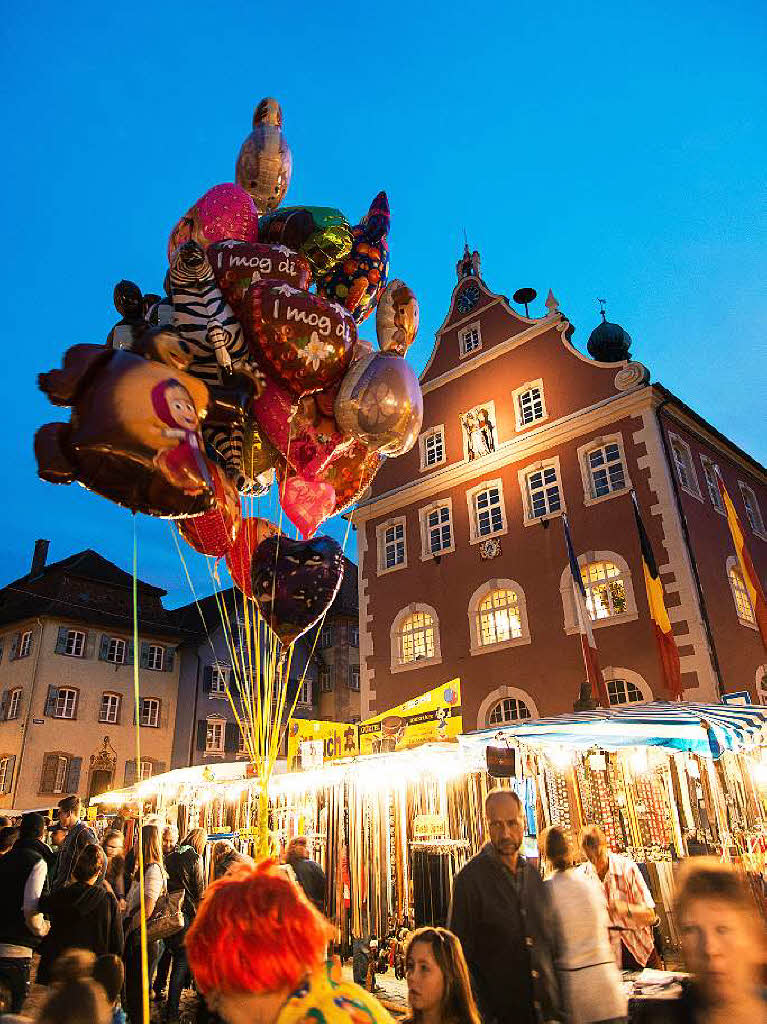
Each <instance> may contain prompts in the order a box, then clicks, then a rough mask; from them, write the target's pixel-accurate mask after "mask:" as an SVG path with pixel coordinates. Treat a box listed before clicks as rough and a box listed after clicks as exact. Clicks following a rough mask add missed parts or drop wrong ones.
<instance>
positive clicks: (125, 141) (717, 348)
mask: <svg viewBox="0 0 767 1024" xmlns="http://www.w3.org/2000/svg"><path fill="white" fill-rule="evenodd" d="M29 12H30V9H29V8H28V7H26V6H25V5H23V4H13V5H6V8H5V11H4V16H3V22H2V25H0V38H1V39H2V54H3V59H2V61H0V86H1V88H2V99H3V103H2V111H1V112H0V137H1V138H2V140H3V158H2V161H0V217H1V218H2V225H3V229H4V230H3V245H2V250H1V251H0V262H1V263H2V275H3V280H5V282H6V285H5V287H6V294H7V296H8V300H7V301H6V303H5V315H4V335H5V343H4V345H3V346H2V352H1V354H0V361H1V362H0V375H1V376H0V379H1V380H2V381H3V384H4V394H5V409H6V430H5V432H4V433H3V434H2V436H1V437H0V457H2V460H3V463H4V465H5V468H6V487H5V489H4V500H3V502H2V506H1V507H0V580H2V581H5V580H9V579H13V578H16V577H17V576H19V575H21V574H23V573H24V572H25V571H26V570H27V566H28V561H29V558H30V557H31V551H32V547H33V544H34V540H35V538H36V537H48V538H50V539H51V541H52V547H51V557H52V558H62V557H65V556H66V555H68V554H70V553H72V552H73V551H76V550H79V549H81V548H84V547H93V548H96V549H97V550H99V551H100V552H102V553H103V554H104V555H106V556H107V557H109V558H111V559H113V560H114V561H115V562H117V563H118V564H119V565H121V566H123V567H125V568H129V567H130V558H131V544H132V524H131V516H130V515H129V514H128V513H127V512H125V511H124V510H121V509H118V508H117V507H115V506H111V505H110V504H109V503H108V502H106V501H105V500H103V499H101V498H98V497H96V496H95V495H92V494H90V493H89V492H86V491H85V490H83V489H82V488H80V487H77V486H71V487H54V486H53V485H50V484H44V483H43V482H41V481H39V480H38V479H37V476H36V471H35V463H34V458H33V455H32V438H33V435H34V432H35V430H36V428H37V427H38V426H39V425H40V424H42V423H45V422H49V421H51V420H55V419H58V418H61V416H60V411H59V410H56V409H54V408H53V407H52V406H50V405H49V404H48V402H47V400H46V399H45V398H44V397H43V396H42V395H41V394H40V393H39V392H38V391H37V388H36V376H37V373H38V372H39V371H41V370H47V369H50V368H51V367H53V366H55V365H58V363H59V360H60V358H61V355H62V353H63V352H64V351H65V349H66V348H67V347H69V346H70V345H73V344H76V343H78V342H96V343H100V342H102V341H103V340H104V339H105V338H106V335H107V333H108V331H109V330H110V328H111V326H112V325H113V323H114V321H115V319H116V316H115V314H114V310H113V307H112V289H113V286H114V283H115V282H116V281H118V280H119V279H121V278H123V277H127V278H131V279H133V280H135V281H137V282H138V283H139V284H140V285H141V286H142V287H143V288H144V289H145V290H146V291H160V290H161V285H162V279H163V275H164V272H165V262H164V261H165V245H166V239H167V235H168V231H169V229H170V228H171V227H172V225H173V224H174V222H175V221H176V220H177V218H178V217H179V216H180V215H181V214H182V213H183V212H184V211H185V210H186V209H187V208H188V207H189V206H190V205H191V203H192V202H193V201H194V200H195V199H196V198H198V197H199V196H200V195H201V194H202V193H203V192H204V191H205V190H206V189H208V188H209V187H210V186H212V185H214V184H216V183H218V182H221V181H231V180H233V175H234V161H235V158H236V155H237V152H238V150H239V147H240V144H241V142H242V140H243V139H244V137H245V136H246V134H247V133H248V131H249V130H250V121H251V115H252V111H253V108H254V106H255V104H256V103H257V102H258V101H259V100H260V99H261V98H262V97H263V96H265V95H273V96H276V97H277V98H278V99H279V100H280V101H281V103H282V106H283V115H284V126H285V131H286V134H287V136H288V140H289V142H290V145H291V148H292V150H293V160H294V173H293V181H292V184H291V187H290V191H289V192H288V196H287V199H286V204H315V205H328V206H337V207H339V208H341V209H342V210H343V211H344V212H345V213H346V214H347V216H348V217H349V219H350V220H351V222H352V223H354V222H356V221H357V220H358V219H359V217H360V215H361V214H362V213H363V212H364V211H365V210H366V209H367V206H368V203H369V202H370V200H371V199H372V197H373V196H374V195H375V194H376V193H377V192H378V190H379V189H381V188H385V189H386V190H387V192H388V194H389V200H390V203H391V209H392V231H391V235H390V245H391V250H392V274H393V275H396V276H398V277H403V278H405V279H406V280H407V281H408V283H409V284H410V285H411V286H412V287H413V288H414V289H415V291H416V293H417V294H418V296H419V299H420V304H421V332H420V335H419V338H418V341H417V343H416V345H415V346H414V348H413V349H412V350H411V354H410V358H411V359H412V360H413V362H414V364H415V365H416V367H417V369H419V370H420V369H421V368H422V366H423V365H424V364H425V362H426V360H427V358H428V355H429V353H430V351H431V346H432V342H433V335H434V331H435V329H436V328H437V327H438V326H439V324H440V323H441V321H442V319H443V317H444V315H445V312H446V309H447V303H448V300H449V297H450V292H451V290H452V286H453V283H454V266H455V262H456V259H457V258H458V255H459V253H460V250H461V248H462V244H463V231H464V228H465V229H466V231H467V233H468V238H469V242H470V243H471V245H472V247H477V248H478V249H479V250H480V251H481V254H482V268H483V276H484V278H485V280H486V281H487V283H488V285H489V286H490V287H491V288H493V289H495V290H497V291H499V292H503V293H505V294H511V293H512V292H513V291H514V290H515V289H516V288H518V287H520V286H522V285H531V286H533V287H534V288H536V289H537V291H538V295H539V299H538V300H537V303H536V304H535V305H534V306H533V307H532V309H531V312H532V313H534V314H538V315H540V314H542V313H543V312H545V310H544V309H543V299H544V298H545V296H546V293H547V291H548V289H549V288H550V287H551V288H553V290H554V293H555V295H556V296H557V298H558V299H559V300H560V302H561V305H562V308H563V309H564V310H565V311H566V312H567V314H568V315H569V317H570V318H571V319H572V321H573V322H574V324H575V325H576V334H575V337H574V342H575V344H576V345H578V346H580V347H581V348H584V347H585V343H586V340H587V339H588V335H589V332H590V330H591V329H592V328H593V327H594V326H595V325H596V323H597V322H598V313H597V308H598V307H597V302H596V297H597V296H605V297H606V298H607V299H608V314H609V318H610V319H613V320H617V321H618V322H620V323H621V324H623V326H624V327H625V328H626V329H627V330H628V331H629V333H630V334H631V335H632V337H633V339H634V348H633V353H634V356H635V358H638V359H640V360H642V361H643V362H644V363H646V364H647V365H648V366H649V367H650V368H651V371H652V374H653V378H654V379H659V380H661V381H662V382H663V383H664V384H665V385H666V386H667V387H669V388H670V389H672V390H673V391H675V392H676V393H677V394H679V395H680V396H681V397H682V398H683V399H684V400H685V401H686V402H688V403H689V404H690V405H692V406H693V407H694V408H696V409H697V410H698V411H699V412H700V413H701V414H702V415H704V416H705V417H706V418H708V419H709V420H710V421H711V422H713V423H714V424H715V425H716V426H717V427H718V428H719V429H720V430H722V431H723V432H724V433H726V434H728V435H729V436H730V437H731V438H732V439H733V440H734V441H736V442H737V443H738V444H740V445H741V446H743V447H744V448H745V449H746V450H747V451H749V452H751V453H752V454H753V455H754V456H755V457H757V458H758V459H760V461H762V462H766V461H767V436H766V435H765V430H764V419H765V415H764V414H765V398H764V396H765V394H767V371H765V365H766V364H767V360H766V359H765V342H764V338H765V329H766V328H767V323H766V321H767V315H766V314H767V292H766V291H765V287H764V282H765V278H766V277H767V266H766V263H767V261H766V260H765V253H766V252H767V230H766V225H767V218H765V212H766V211H765V194H766V193H765V181H764V168H765V165H766V164H767V160H766V159H765V158H766V156H767V153H766V152H765V151H766V149H767V146H766V145H765V135H764V110H765V107H766V105H767V103H766V101H767V88H765V61H764V53H765V42H767V39H766V36H767V32H766V31H765V29H766V22H767V16H766V15H765V8H764V5H763V4H760V3H758V2H757V0H752V2H737V0H736V2H734V3H728V4H724V3H723V2H722V3H718V4H712V3H706V2H697V3H695V4H693V3H689V2H677V3H675V4H672V5H670V6H669V5H668V4H665V3H664V4H660V3H656V4H653V3H642V2H639V3H637V4H633V5H627V4H613V5H609V6H608V5H597V4H590V3H588V2H578V3H571V4H567V3H562V4H553V5H551V4H549V5H534V6H533V5H530V6H525V7H523V6H522V5H519V4H509V3H492V2H491V3H486V4H483V5H477V4H469V3H454V2H449V0H447V2H442V3H439V4H436V3H421V4H404V3H399V2H395V3H392V4H388V5H385V6H381V7H378V6H373V5H365V4H359V3H357V4H353V5H352V4H334V5H331V4H325V5H319V4H308V3H303V2H300V0H297V2H294V3H293V4H285V5H281V4H270V5H269V6H266V5H263V4H261V3H239V4H236V3H226V2H224V3H221V4H218V5H211V4H202V3H199V2H196V0H188V2H185V3H183V4H182V3H165V4H163V3H155V4H148V3H144V2H141V0H138V2H136V3H133V4H131V5H127V4H114V5H105V4H96V3H76V4H73V5H62V4H58V3H57V4H53V3H49V2H45V0H44V2H42V3H41V4H38V5H36V6H35V9H34V20H32V18H31V16H30V13H29ZM361 333H362V336H363V337H365V336H367V337H369V338H371V339H372V338H373V337H374V326H373V324H372V322H368V323H367V324H366V325H365V326H364V327H363V330H362V332H361ZM138 531H139V561H140V573H141V575H143V577H144V578H146V579H148V580H150V581H151V582H154V583H156V584H157V585H159V586H163V587H165V588H167V589H168V591H169V603H170V604H176V603H181V602H186V601H188V600H190V599H191V594H190V591H189V588H188V585H187V583H186V580H185V578H184V573H183V568H182V566H181V564H180V562H179V558H178V555H177V552H176V548H175V545H174V544H173V541H172V538H171V536H170V533H169V529H168V526H167V524H166V523H164V522H156V521H155V522H153V521H150V520H148V519H147V518H146V517H139V520H138ZM342 531H343V524H340V526H335V525H334V526H332V527H331V532H335V533H336V534H337V535H341V534H342ZM350 541H351V543H350V553H352V554H353V552H354V541H353V537H352V538H350ZM182 543H183V542H182ZM188 563H189V565H190V568H191V569H192V571H193V575H194V576H195V579H196V580H197V581H198V585H199V586H200V588H201V589H202V590H203V591H209V590H210V584H209V582H208V581H207V570H206V568H205V566H204V564H203V559H202V557H201V556H197V555H195V554H194V553H193V552H191V549H189V559H188Z"/></svg>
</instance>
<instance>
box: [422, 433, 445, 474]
mask: <svg viewBox="0 0 767 1024" xmlns="http://www.w3.org/2000/svg"><path fill="white" fill-rule="evenodd" d="M444 461H445V431H444V428H443V427H434V428H433V429H432V430H430V431H428V433H426V434H424V435H423V436H422V437H421V469H429V468H430V467H431V466H439V465H440V464H441V463H443V462H444Z"/></svg>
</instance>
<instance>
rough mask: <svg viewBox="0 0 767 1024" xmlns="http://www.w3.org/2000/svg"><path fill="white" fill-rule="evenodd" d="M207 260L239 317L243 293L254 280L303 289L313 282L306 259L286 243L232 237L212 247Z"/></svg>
mask: <svg viewBox="0 0 767 1024" xmlns="http://www.w3.org/2000/svg"><path fill="white" fill-rule="evenodd" d="M208 259H209V260H210V265H211V267H213V273H214V274H215V276H216V283H217V284H218V287H219V288H220V289H221V291H222V293H223V295H224V298H225V299H226V301H227V302H228V303H229V305H230V306H231V307H232V309H233V310H234V312H235V313H236V314H237V316H239V315H240V304H241V303H242V299H243V296H244V295H245V292H246V291H247V290H248V288H249V287H250V286H251V284H253V282H254V281H284V282H285V283H286V284H289V285H291V286H292V287H293V288H301V289H304V290H306V289H307V288H308V287H309V285H310V284H311V283H312V269H311V267H310V266H309V263H308V262H307V260H306V259H304V257H303V256H300V255H299V254H298V253H296V252H293V251H292V250H291V249H288V248H287V247H286V246H284V245H264V244H263V243H261V242H237V241H233V240H232V239H229V240H228V241H226V242H215V243H214V244H213V245H211V246H209V247H208Z"/></svg>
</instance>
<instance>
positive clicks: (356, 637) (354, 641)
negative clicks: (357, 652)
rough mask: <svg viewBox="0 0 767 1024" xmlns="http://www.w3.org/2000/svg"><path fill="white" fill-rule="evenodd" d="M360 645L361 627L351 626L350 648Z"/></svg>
mask: <svg viewBox="0 0 767 1024" xmlns="http://www.w3.org/2000/svg"><path fill="white" fill-rule="evenodd" d="M359 645H360V627H359V626H349V646H350V647H359Z"/></svg>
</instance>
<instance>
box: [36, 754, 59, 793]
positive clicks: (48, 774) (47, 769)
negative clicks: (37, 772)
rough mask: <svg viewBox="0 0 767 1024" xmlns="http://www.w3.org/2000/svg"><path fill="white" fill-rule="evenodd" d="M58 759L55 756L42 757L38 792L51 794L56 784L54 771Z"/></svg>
mask: <svg viewBox="0 0 767 1024" xmlns="http://www.w3.org/2000/svg"><path fill="white" fill-rule="evenodd" d="M58 763H59V759H58V755H56V754H46V755H45V756H44V757H43V773H42V775H41V777H40V792H41V793H52V792H53V787H54V785H55V784H56V769H57V767H58Z"/></svg>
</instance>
